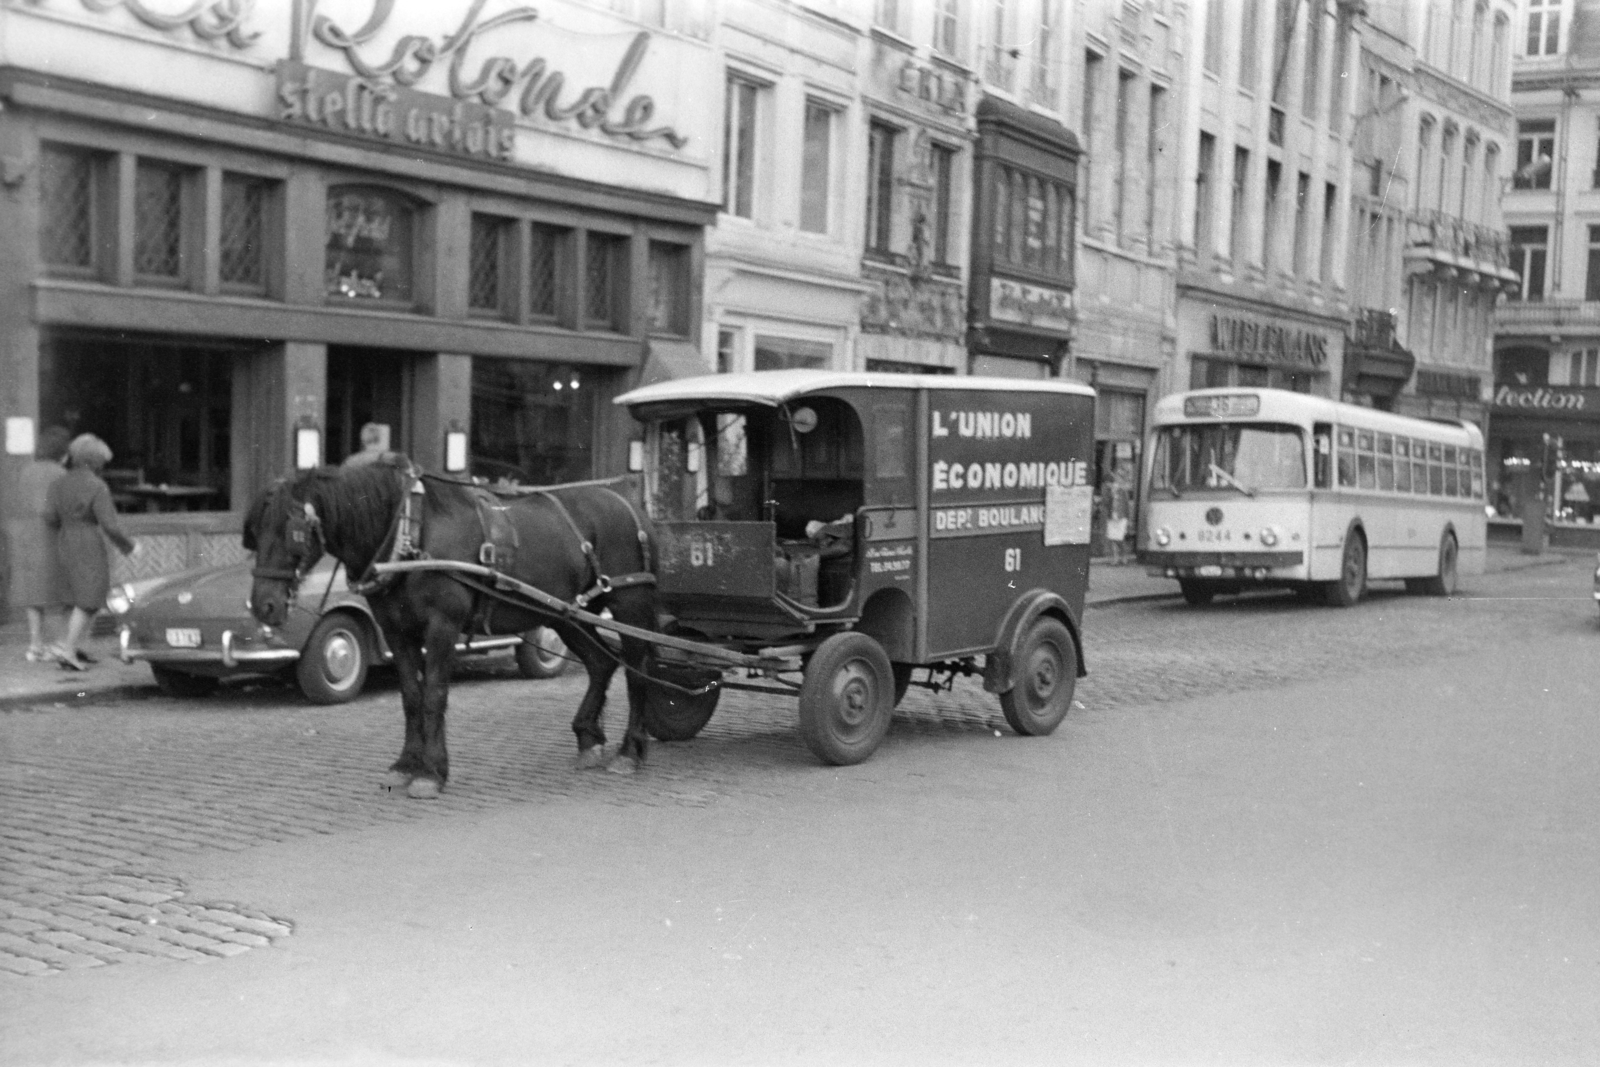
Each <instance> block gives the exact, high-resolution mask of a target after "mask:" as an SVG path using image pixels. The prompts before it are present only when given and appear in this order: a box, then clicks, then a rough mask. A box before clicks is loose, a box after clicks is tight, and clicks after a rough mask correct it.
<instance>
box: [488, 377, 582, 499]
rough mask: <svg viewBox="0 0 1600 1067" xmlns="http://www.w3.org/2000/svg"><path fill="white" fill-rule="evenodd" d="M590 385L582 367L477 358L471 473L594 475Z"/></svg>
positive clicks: (541, 481)
mask: <svg viewBox="0 0 1600 1067" xmlns="http://www.w3.org/2000/svg"><path fill="white" fill-rule="evenodd" d="M595 384H596V383H595V381H594V377H593V372H592V371H591V370H590V369H588V368H584V367H578V366H574V365H570V364H565V363H542V362H535V361H533V360H520V359H487V358H484V357H481V356H480V357H475V358H474V359H473V361H472V441H471V446H472V447H471V450H470V455H469V457H468V467H469V469H470V470H471V472H472V474H473V476H474V477H478V478H487V479H489V480H490V481H498V480H501V479H505V480H508V481H514V482H520V483H522V484H524V485H554V484H556V483H558V482H575V481H582V480H583V479H586V478H592V477H594V432H595V415H596V407H595V405H596V403H597V395H596V394H597V392H598V390H597V389H596V388H595Z"/></svg>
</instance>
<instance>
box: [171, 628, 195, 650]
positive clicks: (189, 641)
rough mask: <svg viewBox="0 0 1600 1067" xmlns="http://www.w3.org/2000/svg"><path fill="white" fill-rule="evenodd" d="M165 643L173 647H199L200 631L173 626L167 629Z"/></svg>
mask: <svg viewBox="0 0 1600 1067" xmlns="http://www.w3.org/2000/svg"><path fill="white" fill-rule="evenodd" d="M167 644H169V645H171V646H172V647H173V648H199V647H200V631H199V630H195V629H187V628H182V629H179V628H173V629H169V630H168V631H167Z"/></svg>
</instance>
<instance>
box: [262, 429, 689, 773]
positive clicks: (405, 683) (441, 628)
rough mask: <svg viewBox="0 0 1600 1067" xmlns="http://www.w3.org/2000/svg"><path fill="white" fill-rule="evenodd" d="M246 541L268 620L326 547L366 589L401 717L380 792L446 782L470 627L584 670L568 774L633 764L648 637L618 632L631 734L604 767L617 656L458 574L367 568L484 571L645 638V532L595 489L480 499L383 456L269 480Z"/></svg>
mask: <svg viewBox="0 0 1600 1067" xmlns="http://www.w3.org/2000/svg"><path fill="white" fill-rule="evenodd" d="M243 542H244V547H245V549H246V551H251V552H254V553H255V563H254V565H253V568H252V571H251V574H252V584H251V589H250V611H251V613H252V614H253V615H254V616H255V618H256V620H257V621H258V622H260V623H262V624H263V625H265V626H269V627H273V626H281V625H283V622H284V620H285V619H286V618H287V616H288V604H289V602H290V601H291V600H292V599H293V596H294V592H295V589H296V587H297V585H298V583H299V581H300V579H301V578H302V577H303V576H304V575H305V573H306V572H307V571H308V570H309V569H310V568H311V566H312V565H313V564H314V563H316V561H317V560H318V559H319V558H321V556H322V555H323V553H324V552H326V553H328V554H330V555H332V556H334V557H335V558H337V559H338V560H339V561H340V562H342V563H343V564H344V566H345V569H346V573H348V574H349V575H351V576H352V585H353V587H354V588H356V589H358V590H359V591H361V592H363V593H364V594H365V595H366V597H367V601H368V603H369V604H370V605H371V607H372V614H373V617H374V618H375V619H376V620H377V623H378V626H379V627H380V628H381V629H382V630H383V636H384V638H385V639H386V640H387V641H388V643H389V648H390V649H391V650H392V651H393V652H394V661H395V666H396V667H397V668H398V669H399V673H400V700H401V704H402V705H403V707H404V709H405V744H404V746H403V747H402V748H401V750H400V756H399V758H398V759H396V760H395V761H394V764H393V766H391V767H390V768H389V776H388V782H387V784H388V786H389V787H390V788H391V789H399V788H404V789H405V790H406V793H407V795H408V796H411V797H416V798H424V799H432V798H436V797H438V796H439V794H440V791H441V790H442V789H443V788H444V786H445V783H446V782H447V781H448V779H449V777H450V756H449V752H448V750H447V748H446V746H445V729H444V720H445V708H446V705H447V703H448V701H449V670H450V660H451V656H452V655H453V654H454V651H455V645H456V641H457V639H458V637H459V636H460V635H461V633H462V632H463V631H464V630H466V629H468V628H469V627H471V628H472V629H474V630H475V631H477V632H481V633H495V632H498V633H521V632H523V631H526V630H529V629H532V628H533V627H535V626H548V627H550V628H551V629H553V630H555V632H556V633H558V634H559V635H560V636H561V639H562V640H563V641H565V642H566V645H567V648H568V649H569V650H570V652H571V653H572V654H573V655H574V656H576V657H577V658H578V659H579V660H580V661H581V662H582V663H583V665H584V667H585V668H586V669H587V671H588V674H589V688H588V690H587V691H586V692H585V693H584V695H583V700H582V702H581V703H580V704H579V705H578V711H577V714H576V715H575V716H574V717H573V720H572V730H573V733H575V734H576V735H577V741H578V763H577V765H578V767H579V769H592V768H597V767H602V766H604V767H606V768H607V769H608V770H610V771H613V772H615V773H619V774H631V773H633V772H634V771H636V770H637V769H638V768H639V767H640V766H641V765H642V764H643V762H644V759H645V755H646V749H647V746H648V739H647V736H646V733H645V729H644V718H643V716H644V702H645V699H646V690H647V681H646V679H647V677H648V674H649V669H648V668H649V665H650V664H651V663H652V662H653V659H654V655H653V651H654V650H653V649H652V647H651V646H650V644H649V643H648V642H647V641H645V640H643V639H641V638H638V637H631V636H626V635H624V636H622V637H621V642H620V643H621V657H620V658H621V663H622V665H623V666H625V668H626V669H627V688H628V725H627V730H626V732H625V734H624V736H623V739H622V742H621V745H620V746H619V747H618V749H617V751H616V753H615V756H614V757H613V758H612V759H611V760H609V761H608V760H607V759H606V758H605V742H606V736H605V731H604V729H603V727H602V725H601V713H602V712H603V711H604V708H605V701H606V689H607V687H608V686H609V685H610V682H611V679H612V676H613V675H614V674H615V672H616V670H617V667H618V656H617V653H616V652H615V651H613V649H612V648H611V647H610V646H609V645H608V643H607V642H605V641H602V640H601V638H600V636H599V634H598V633H597V632H596V630H595V628H594V627H592V626H590V625H586V624H584V623H581V622H579V621H577V620H575V619H573V618H570V617H567V616H564V615H561V614H559V613H555V612H549V611H541V610H538V609H536V608H534V607H532V606H530V604H531V602H529V601H527V600H525V599H518V598H515V597H508V596H506V595H505V594H504V593H501V592H498V591H497V590H496V589H495V588H494V585H493V583H492V582H490V581H485V580H482V579H481V578H474V577H473V576H472V575H470V574H464V573H462V572H460V571H457V572H453V573H452V572H450V571H447V570H443V569H407V570H402V571H400V572H398V573H390V574H387V575H379V574H378V573H377V572H375V571H374V570H373V567H374V565H375V564H379V563H385V562H395V561H400V560H406V559H413V560H457V561H462V562H465V563H472V564H485V565H492V566H493V567H494V569H496V570H498V571H499V572H501V573H504V574H506V575H508V576H510V577H512V578H514V579H516V580H518V581H520V582H524V583H526V584H528V585H531V586H533V587H535V588H536V589H539V590H542V591H544V592H545V593H548V594H550V595H552V596H554V597H556V598H559V599H560V600H562V601H565V602H567V603H573V604H578V605H582V606H585V607H587V609H588V610H589V611H592V612H595V613H599V612H601V611H603V610H609V611H610V613H611V616H612V618H613V619H615V620H616V621H618V622H621V623H625V624H628V625H631V626H635V627H639V628H642V629H646V630H655V629H656V628H657V619H656V597H655V586H654V576H653V574H651V572H650V553H651V550H652V545H651V540H650V536H649V530H648V527H647V524H646V522H645V520H643V519H642V518H641V517H640V516H639V514H638V512H637V511H636V510H635V509H634V507H633V505H632V504H630V503H629V502H628V501H627V499H626V498H624V497H623V496H622V495H621V494H619V493H618V492H616V491H615V490H613V489H611V488H610V487H608V486H607V485H605V484H604V483H603V482H587V483H573V484H571V485H565V486H551V487H547V488H543V489H533V490H518V491H515V493H495V494H492V495H491V494H490V492H489V491H488V490H486V489H484V488H483V487H480V486H478V485H476V484H474V483H472V482H470V481H466V480H463V479H457V478H450V477H445V476H439V475H434V474H427V473H423V472H422V471H420V470H419V469H418V468H416V467H415V465H413V464H412V463H411V462H410V461H409V460H408V459H406V458H405V457H404V456H402V455H399V454H391V455H390V456H389V457H386V458H385V459H383V460H380V461H378V462H375V463H371V464H367V465H366V466H356V467H337V468H336V467H323V468H318V469H314V470H310V471H305V472H303V473H300V474H298V475H296V476H295V477H293V478H289V479H284V480H281V481H280V482H278V483H277V484H275V485H274V486H272V487H270V488H268V489H267V490H265V491H263V492H262V493H261V494H259V495H258V496H257V498H256V499H255V501H254V502H253V503H252V504H251V507H250V510H249V512H248V513H247V516H246V519H245V525H244V535H243ZM612 575H617V577H612Z"/></svg>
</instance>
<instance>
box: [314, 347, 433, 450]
mask: <svg viewBox="0 0 1600 1067" xmlns="http://www.w3.org/2000/svg"><path fill="white" fill-rule="evenodd" d="M411 360H412V357H411V354H410V353H407V352H399V351H396V350H394V349H387V348H355V347H346V346H338V347H334V346H329V348H328V384H327V390H328V392H327V396H328V415H327V425H328V439H327V445H326V453H327V454H326V456H325V461H326V462H328V463H330V464H338V463H339V462H341V461H342V460H343V459H344V458H345V457H346V456H348V455H350V454H351V453H353V452H359V451H361V427H363V426H365V425H366V424H367V423H369V422H373V423H377V424H378V425H379V426H386V427H388V431H389V446H388V447H389V449H390V450H391V451H395V452H406V451H409V450H410V443H409V439H408V438H407V436H406V433H407V429H408V427H407V426H406V418H405V413H406V412H407V411H408V410H409V409H410V407H411V395H410V394H411V375H410V373H409V370H410V367H411Z"/></svg>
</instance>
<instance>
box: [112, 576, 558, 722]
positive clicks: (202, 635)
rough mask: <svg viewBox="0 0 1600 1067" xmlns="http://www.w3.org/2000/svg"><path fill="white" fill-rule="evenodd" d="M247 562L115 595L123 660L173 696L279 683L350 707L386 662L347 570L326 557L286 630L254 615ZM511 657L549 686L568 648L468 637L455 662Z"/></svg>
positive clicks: (126, 587)
mask: <svg viewBox="0 0 1600 1067" xmlns="http://www.w3.org/2000/svg"><path fill="white" fill-rule="evenodd" d="M249 596H250V564H249V563H248V562H244V563H236V564H232V565H230V566H225V567H207V568H202V569H199V570H190V571H183V572H182V573H179V574H173V575H168V576H165V577H161V578H148V579H144V580H142V581H136V582H128V583H125V584H123V585H119V586H117V587H115V588H113V589H112V591H111V595H110V596H109V597H108V598H107V604H108V606H109V607H110V608H111V611H112V613H113V614H114V615H115V616H116V617H117V629H118V642H119V647H120V654H121V657H122V659H123V661H124V662H130V663H131V662H133V661H135V660H144V661H146V662H148V663H149V664H150V670H151V673H153V674H154V675H155V680H156V684H157V685H159V686H160V687H161V689H162V690H163V691H164V692H166V693H170V694H172V695H173V696H204V695H206V694H208V693H211V692H213V691H215V690H216V688H217V686H218V685H219V684H220V683H221V682H222V680H223V679H224V678H234V677H243V676H250V675H280V676H283V677H286V678H289V679H292V680H293V681H294V682H295V683H296V684H297V685H298V686H299V688H300V691H301V692H302V693H304V694H305V696H306V699H308V700H310V701H312V702H313V703H316V704H341V703H344V702H345V701H347V700H353V699H355V697H356V696H357V695H359V694H360V692H361V690H362V687H363V686H364V685H365V684H366V680H367V671H368V670H369V668H371V667H372V666H374V665H375V664H379V663H386V662H388V661H389V660H390V659H392V658H393V657H392V654H391V653H390V651H389V647H388V645H387V644H386V643H385V642H384V639H383V634H382V632H381V631H380V630H379V629H378V626H377V623H376V622H375V621H374V620H373V617H372V609H371V608H370V607H369V606H368V604H367V602H366V599H365V598H363V597H361V596H360V595H359V594H356V593H353V592H351V591H350V588H349V586H348V584H347V583H346V581H345V573H344V568H343V567H342V566H341V565H340V564H339V563H338V562H337V561H335V560H334V559H333V558H332V557H326V556H325V557H324V558H323V559H322V560H321V561H319V562H318V563H317V565H316V566H315V567H313V568H312V569H311V571H310V573H308V574H307V575H306V577H305V580H304V581H302V582H301V583H300V591H299V594H298V596H297V597H296V599H295V601H294V603H293V604H291V605H290V610H289V618H288V621H287V622H286V623H284V625H282V626H279V627H275V628H267V627H263V626H261V625H260V624H259V623H257V622H256V621H255V619H254V618H252V617H251V615H250V611H249V609H248V608H246V606H245V603H246V601H247V599H248V598H249ZM504 651H510V652H511V653H512V654H513V655H514V656H515V657H516V663H517V669H518V671H519V672H520V673H521V674H522V676H523V677H525V678H551V677H554V676H555V675H557V674H560V673H561V672H562V670H563V669H564V668H565V667H566V665H567V660H566V659H565V658H564V657H565V653H566V648H565V647H564V646H563V645H562V644H561V639H560V638H559V637H557V636H556V635H555V634H554V633H553V632H551V631H550V630H547V629H544V628H543V627H540V628H539V629H537V630H530V631H528V632H527V633H525V634H508V635H504V636H497V637H475V638H472V639H470V640H468V641H463V642H462V643H461V644H460V645H458V646H457V652H458V654H462V653H468V654H487V653H491V652H504Z"/></svg>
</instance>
